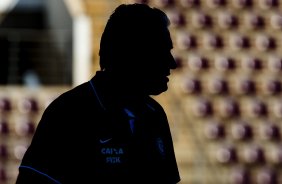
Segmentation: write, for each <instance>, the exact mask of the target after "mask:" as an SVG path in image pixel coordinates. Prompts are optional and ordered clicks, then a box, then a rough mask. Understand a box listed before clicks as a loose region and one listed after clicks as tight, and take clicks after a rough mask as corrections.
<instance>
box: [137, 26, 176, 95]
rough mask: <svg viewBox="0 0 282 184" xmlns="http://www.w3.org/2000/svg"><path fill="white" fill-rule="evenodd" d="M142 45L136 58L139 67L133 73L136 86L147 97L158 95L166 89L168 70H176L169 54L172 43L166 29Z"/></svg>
mask: <svg viewBox="0 0 282 184" xmlns="http://www.w3.org/2000/svg"><path fill="white" fill-rule="evenodd" d="M162 32H163V33H161V32H160V33H159V34H158V35H157V36H155V37H153V38H152V40H150V41H149V42H148V43H147V45H144V46H143V47H144V49H142V51H141V52H142V53H141V54H140V57H139V56H136V57H139V58H137V60H140V61H138V63H140V66H137V68H136V70H137V71H133V75H134V78H135V79H136V81H137V85H140V87H141V88H143V89H141V90H144V91H145V93H147V94H149V95H158V94H160V93H162V92H164V91H166V90H167V89H168V85H167V83H168V81H169V79H168V76H169V75H170V70H171V69H175V68H176V63H175V60H174V58H173V56H172V54H171V49H172V48H173V46H172V41H171V38H170V35H169V31H168V29H163V30H162Z"/></svg>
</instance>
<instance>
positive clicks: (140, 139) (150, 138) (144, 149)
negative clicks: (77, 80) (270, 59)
mask: <svg viewBox="0 0 282 184" xmlns="http://www.w3.org/2000/svg"><path fill="white" fill-rule="evenodd" d="M103 82H104V81H103V77H102V76H101V74H99V73H98V74H97V75H96V76H94V77H93V78H92V79H91V81H89V82H86V83H83V84H81V85H79V86H77V87H75V88H73V89H71V90H69V91H67V92H65V93H63V94H62V95H61V96H59V97H58V98H57V99H55V100H54V101H53V102H52V103H51V104H50V105H49V106H48V107H47V109H46V110H45V112H44V114H43V116H42V118H41V120H40V122H39V124H38V127H37V130H36V132H35V134H34V137H33V139H32V142H31V145H30V146H29V148H28V150H27V151H26V153H25V155H24V158H23V160H22V163H21V165H20V167H19V175H18V178H17V184H49V183H50V184H54V183H61V184H73V183H74V184H84V183H87V184H88V183H89V184H96V183H97V184H110V183H111V184H113V183H123V184H129V183H130V184H135V183H136V184H139V183H140V184H141V183H142V184H153V183H154V184H173V183H174V184H175V183H177V182H179V181H180V177H179V172H178V168H177V163H176V159H175V154H174V149H173V142H172V137H171V133H170V129H169V123H168V121H167V117H166V114H165V112H164V110H163V108H162V107H161V106H160V105H159V104H158V103H157V102H156V101H155V100H153V99H152V98H151V97H149V96H148V97H144V98H142V99H139V100H137V101H130V102H123V101H119V100H117V99H118V97H117V96H115V91H109V90H105V89H102V87H101V85H103ZM116 90H118V89H116Z"/></svg>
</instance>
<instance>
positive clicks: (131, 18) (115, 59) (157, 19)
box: [99, 4, 176, 95]
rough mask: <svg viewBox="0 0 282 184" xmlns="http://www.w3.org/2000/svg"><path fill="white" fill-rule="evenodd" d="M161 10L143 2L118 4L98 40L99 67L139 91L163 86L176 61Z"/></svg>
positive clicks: (156, 90) (148, 91) (152, 92)
mask: <svg viewBox="0 0 282 184" xmlns="http://www.w3.org/2000/svg"><path fill="white" fill-rule="evenodd" d="M168 26H169V20H168V18H167V16H166V15H165V13H164V12H162V11H161V10H159V9H156V8H151V7H149V6H148V5H144V4H129V5H125V4H124V5H120V6H119V7H117V9H116V10H115V11H114V13H113V14H112V15H111V16H110V18H109V20H108V22H107V25H106V28H105V30H104V33H103V35H102V38H101V43H100V53H99V54H100V67H101V69H102V70H105V71H107V72H109V73H111V74H113V76H115V77H117V78H120V79H121V80H123V81H121V82H126V81H127V80H128V81H133V83H132V82H131V83H129V84H128V85H129V86H130V87H131V89H132V90H135V91H136V90H138V91H139V92H140V93H145V94H149V95H156V94H159V93H161V92H163V91H166V90H167V82H168V78H167V76H168V75H169V74H170V69H174V68H176V63H175V61H174V58H173V56H172V55H171V53H170V51H171V49H172V47H173V45H172V41H171V38H170V33H169V30H168Z"/></svg>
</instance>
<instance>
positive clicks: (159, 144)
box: [156, 137, 165, 157]
mask: <svg viewBox="0 0 282 184" xmlns="http://www.w3.org/2000/svg"><path fill="white" fill-rule="evenodd" d="M156 145H157V148H158V151H159V153H160V154H161V156H162V157H164V156H165V147H164V142H163V140H162V139H161V138H160V137H158V138H157V139H156Z"/></svg>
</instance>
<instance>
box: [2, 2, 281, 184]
mask: <svg viewBox="0 0 282 184" xmlns="http://www.w3.org/2000/svg"><path fill="white" fill-rule="evenodd" d="M121 3H146V4H148V5H150V6H154V7H157V8H160V9H161V10H163V11H164V12H165V13H166V14H167V15H168V16H169V18H170V21H171V25H170V31H171V37H172V39H173V43H174V49H173V55H174V57H175V59H176V61H177V64H178V68H177V69H176V70H174V71H173V73H172V75H171V77H170V83H169V87H170V88H169V90H168V91H167V92H165V93H163V94H161V95H159V96H156V97H154V98H155V99H156V100H158V101H159V102H160V103H161V104H162V105H163V107H164V109H165V111H166V112H167V116H168V119H169V121H170V126H171V131H172V136H173V139H174V147H175V152H176V157H177V161H178V165H179V170H180V174H181V178H182V181H181V184H281V183H282V144H281V131H282V99H281V94H282V93H281V92H282V86H281V85H282V84H281V82H282V81H281V77H280V75H281V72H282V45H281V41H282V34H281V30H282V12H281V10H282V1H279V0H41V1H38V0H1V1H0V184H13V183H14V182H15V179H16V176H17V172H18V170H17V168H18V166H19V164H20V162H21V159H22V156H23V154H24V153H25V151H26V148H27V147H28V145H29V143H30V141H31V138H32V136H33V133H34V131H35V129H36V125H37V123H38V121H39V120H40V118H41V115H42V112H43V111H44V109H45V108H46V107H47V106H48V104H49V103H50V102H51V101H52V100H53V99H54V98H56V97H57V96H58V95H59V94H61V93H63V92H65V91H66V90H68V89H71V88H72V87H74V86H76V85H79V84H81V83H83V82H86V81H87V80H89V79H90V78H91V77H92V76H93V75H94V74H95V72H96V71H97V70H98V69H99V65H98V63H99V56H98V51H99V43H100V37H101V34H102V32H103V29H104V26H105V24H106V22H107V19H108V17H109V16H110V14H111V13H112V12H113V10H114V9H115V8H116V7H117V6H118V5H119V4H121ZM66 129H67V127H66ZM74 136H76V135H74Z"/></svg>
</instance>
